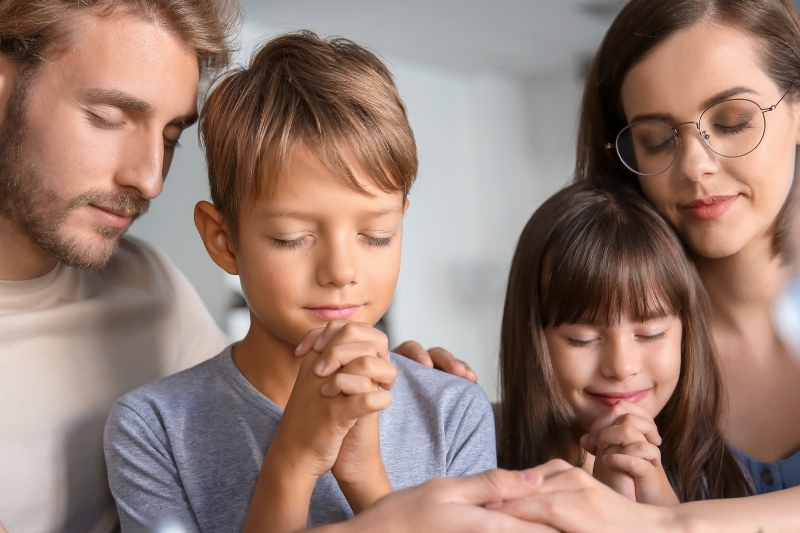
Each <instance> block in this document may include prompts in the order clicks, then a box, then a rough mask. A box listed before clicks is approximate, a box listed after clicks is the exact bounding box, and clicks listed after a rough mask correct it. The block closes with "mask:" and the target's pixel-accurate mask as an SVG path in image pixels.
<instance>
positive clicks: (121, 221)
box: [88, 204, 136, 229]
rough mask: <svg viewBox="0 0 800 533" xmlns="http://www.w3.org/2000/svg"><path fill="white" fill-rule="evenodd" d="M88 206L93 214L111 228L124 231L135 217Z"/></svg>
mask: <svg viewBox="0 0 800 533" xmlns="http://www.w3.org/2000/svg"><path fill="white" fill-rule="evenodd" d="M88 205H89V207H91V208H92V209H93V210H94V212H95V214H96V215H97V216H98V217H99V218H100V219H101V220H102V221H103V223H104V224H105V225H107V226H111V227H112V228H117V229H125V228H127V227H128V226H130V224H131V222H133V218H134V217H135V216H136V214H135V213H128V212H124V211H117V210H113V209H111V208H108V207H104V206H100V205H95V204H88Z"/></svg>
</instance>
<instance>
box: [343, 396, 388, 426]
mask: <svg viewBox="0 0 800 533" xmlns="http://www.w3.org/2000/svg"><path fill="white" fill-rule="evenodd" d="M338 401H341V403H342V406H343V407H344V411H345V416H346V417H347V418H349V419H353V418H361V417H362V416H364V415H368V414H369V413H374V412H376V411H383V410H384V409H386V408H387V407H389V405H391V403H392V395H391V393H389V392H388V391H385V390H378V391H374V392H365V393H363V394H354V395H353V396H342V397H341V400H338Z"/></svg>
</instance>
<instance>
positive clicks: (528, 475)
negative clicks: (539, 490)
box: [522, 470, 542, 485]
mask: <svg viewBox="0 0 800 533" xmlns="http://www.w3.org/2000/svg"><path fill="white" fill-rule="evenodd" d="M522 477H523V478H524V479H525V481H527V482H528V483H530V484H531V485H535V484H536V483H539V480H540V479H541V478H542V476H541V475H540V474H539V473H538V472H532V471H530V470H526V471H524V472H522Z"/></svg>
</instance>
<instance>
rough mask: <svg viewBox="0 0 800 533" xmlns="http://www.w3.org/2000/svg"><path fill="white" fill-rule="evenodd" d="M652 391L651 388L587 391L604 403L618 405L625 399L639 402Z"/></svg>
mask: <svg viewBox="0 0 800 533" xmlns="http://www.w3.org/2000/svg"><path fill="white" fill-rule="evenodd" d="M649 392H650V389H645V390H638V391H628V392H604V393H599V392H589V391H587V392H586V394H588V395H589V396H590V397H592V398H594V399H595V400H597V401H598V402H601V403H604V404H606V405H609V406H611V405H616V403H617V402H618V401H620V400H625V401H628V402H633V403H639V402H640V401H641V400H642V399H644V397H645V396H647V393H649Z"/></svg>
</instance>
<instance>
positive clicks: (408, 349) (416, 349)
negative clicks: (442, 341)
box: [392, 341, 433, 368]
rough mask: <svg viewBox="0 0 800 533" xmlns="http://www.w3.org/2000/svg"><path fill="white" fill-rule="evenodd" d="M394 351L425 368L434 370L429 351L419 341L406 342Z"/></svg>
mask: <svg viewBox="0 0 800 533" xmlns="http://www.w3.org/2000/svg"><path fill="white" fill-rule="evenodd" d="M392 351H393V352H394V353H396V354H399V355H402V356H403V357H406V358H408V359H411V360H412V361H416V362H417V363H419V364H421V365H423V366H427V367H428V368H433V359H431V356H430V354H428V351H427V350H426V349H425V348H423V347H422V345H421V344H420V343H418V342H417V341H405V342H403V343H401V344H400V345H399V346H397V348H395V349H394V350H392Z"/></svg>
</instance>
